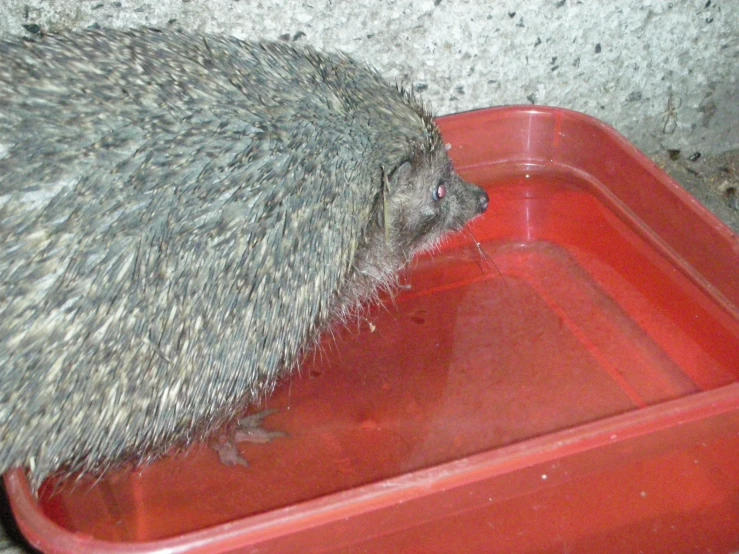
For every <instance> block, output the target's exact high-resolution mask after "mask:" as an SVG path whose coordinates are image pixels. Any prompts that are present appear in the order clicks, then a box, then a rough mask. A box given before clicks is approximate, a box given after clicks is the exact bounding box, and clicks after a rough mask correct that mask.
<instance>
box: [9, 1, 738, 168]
mask: <svg viewBox="0 0 739 554" xmlns="http://www.w3.org/2000/svg"><path fill="white" fill-rule="evenodd" d="M90 25H100V26H103V27H105V26H108V27H130V26H137V25H148V26H155V27H160V28H166V27H169V26H179V27H183V28H189V29H193V28H195V29H200V30H204V31H210V32H221V33H226V34H231V35H234V36H236V37H239V38H267V39H277V40H285V41H290V42H295V43H308V44H312V45H314V46H317V47H319V48H324V49H341V50H344V51H345V52H347V53H350V54H352V55H354V56H355V57H357V58H361V59H363V60H366V61H368V62H370V63H372V64H373V65H375V66H376V67H377V68H378V69H379V70H380V71H381V72H382V73H383V74H385V75H386V76H387V77H389V78H391V79H396V80H400V81H401V82H404V83H406V84H409V83H410V84H412V86H414V87H415V89H416V90H417V91H419V92H421V93H422V95H423V97H424V98H425V99H427V100H429V101H430V103H431V105H432V107H433V108H434V111H435V112H436V113H437V114H445V113H453V112H458V111H464V110H471V109H474V108H480V107H486V106H492V105H500V104H528V103H532V104H545V105H554V106H562V107H567V108H571V109H574V110H579V111H583V112H586V113H589V114H591V115H594V116H595V117H598V118H600V119H602V120H604V121H606V122H608V123H610V124H611V125H613V126H614V127H616V128H617V129H619V130H620V131H621V132H622V133H623V134H625V135H626V136H627V137H628V138H630V139H631V140H632V141H633V142H635V143H636V144H637V145H638V146H640V147H641V148H642V149H643V150H645V151H646V152H647V153H650V154H651V153H655V152H657V151H660V150H664V149H667V148H678V149H681V150H683V151H686V152H693V151H700V152H702V153H703V154H711V153H720V152H723V151H726V150H729V149H732V148H737V147H739V0H682V1H681V0H672V1H667V0H622V1H611V0H503V1H494V2H493V1H491V2H481V1H477V0H417V1H413V0H383V1H375V2H355V1H349V0H303V1H302V2H280V1H277V0H258V1H256V0H46V1H43V0H0V37H7V36H8V35H22V34H27V33H29V32H38V30H39V29H40V30H42V31H44V32H53V31H58V30H61V29H67V28H83V27H87V26H90Z"/></svg>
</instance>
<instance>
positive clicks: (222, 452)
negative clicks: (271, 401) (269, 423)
mask: <svg viewBox="0 0 739 554" xmlns="http://www.w3.org/2000/svg"><path fill="white" fill-rule="evenodd" d="M273 413H275V410H265V411H264V412H261V413H258V414H253V415H250V416H247V417H243V418H241V419H239V420H238V421H237V422H236V428H235V429H233V430H232V431H230V432H229V431H226V432H224V434H223V435H221V436H220V437H218V439H217V441H216V442H215V443H214V444H212V445H211V447H212V448H213V450H215V451H216V452H217V453H218V458H219V459H220V460H221V463H223V464H224V465H227V466H236V465H240V466H242V467H249V462H248V461H247V460H246V458H244V457H243V456H242V455H241V453H240V452H239V449H238V448H237V447H236V444H237V443H239V442H250V443H252V444H267V443H268V442H272V440H274V439H278V438H281V437H286V436H287V434H286V433H282V432H281V431H267V430H266V429H263V428H262V422H263V421H264V419H265V418H266V417H267V416H269V415H272V414H273Z"/></svg>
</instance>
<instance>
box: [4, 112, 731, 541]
mask: <svg viewBox="0 0 739 554" xmlns="http://www.w3.org/2000/svg"><path fill="white" fill-rule="evenodd" d="M439 124H440V126H441V128H442V131H443V133H444V137H445V139H446V141H447V142H448V143H449V144H451V145H452V148H451V151H450V153H451V155H452V158H453V159H454V161H455V165H456V166H457V168H458V170H459V171H460V173H461V174H462V175H463V176H464V177H466V178H467V179H469V180H470V181H473V182H475V183H478V184H480V185H481V186H484V187H485V188H486V190H487V192H488V194H489V195H490V208H489V209H488V211H487V213H486V214H485V215H484V217H482V218H480V219H479V220H478V221H476V222H475V223H474V224H473V225H472V227H471V230H470V232H468V233H467V232H466V233H463V234H461V235H460V236H458V237H456V238H454V239H453V240H451V241H449V242H448V243H447V244H446V245H445V246H444V248H443V249H442V250H441V251H440V252H437V253H434V254H433V255H430V256H426V257H423V258H421V259H419V260H418V261H417V263H415V264H414V266H413V268H412V270H411V271H410V272H409V274H408V276H407V282H408V285H409V287H408V289H407V290H405V291H404V292H403V293H402V294H400V296H399V297H398V298H397V300H396V301H395V303H394V304H392V303H390V304H388V307H387V308H376V309H373V310H372V311H371V312H370V314H369V317H368V320H367V321H366V322H363V323H362V324H360V325H356V326H352V327H350V328H347V329H344V330H342V331H340V332H338V333H337V335H336V336H335V337H334V338H331V339H329V340H327V341H326V342H325V345H324V348H323V349H322V350H321V352H320V353H319V354H317V355H315V356H314V357H312V358H310V359H308V360H306V363H305V364H304V365H303V369H302V371H301V374H300V375H299V376H296V377H295V378H294V379H292V380H290V381H287V382H285V383H284V384H283V385H282V386H281V387H280V388H279V389H278V391H277V393H276V394H275V395H274V396H273V397H271V398H270V399H269V400H268V401H267V402H266V403H265V406H261V407H260V409H264V408H270V409H276V410H277V412H276V413H275V414H274V415H272V416H270V417H269V418H268V419H267V420H266V424H265V426H266V427H268V428H274V429H279V430H282V431H284V432H286V433H288V434H289V436H288V437H287V438H282V439H278V440H276V441H274V442H272V443H271V444H268V445H261V446H250V445H246V446H243V447H242V449H241V451H242V454H243V455H244V456H245V457H246V458H247V459H248V460H249V461H250V463H251V467H249V468H248V469H247V468H241V467H236V468H234V467H226V466H223V465H221V464H220V462H219V461H218V458H217V455H216V454H215V453H214V452H213V451H212V450H210V449H208V448H207V447H205V446H195V447H193V448H191V449H189V450H188V451H186V452H183V453H180V454H177V455H173V456H171V457H169V458H166V459H163V460H161V461H159V462H157V463H154V464H152V465H149V466H147V467H145V468H140V469H136V470H128V471H118V472H115V473H112V474H110V475H108V476H106V477H105V478H104V479H102V480H100V481H95V480H92V479H87V478H84V479H81V480H80V481H78V482H75V483H67V484H58V483H48V484H47V485H46V486H45V487H44V488H43V489H42V492H41V495H40V500H39V501H37V500H36V499H34V498H33V497H32V495H31V494H30V493H29V489H28V485H27V482H26V480H25V478H24V475H23V474H22V473H21V472H19V471H15V472H11V473H10V474H8V475H7V476H6V484H7V488H8V493H9V496H10V499H11V502H12V506H13V510H14V512H15V514H16V517H17V520H18V523H19V524H20V527H21V529H22V530H23V532H24V533H25V534H26V536H27V537H28V538H29V540H30V541H31V542H32V543H33V544H34V545H36V546H37V547H39V548H41V549H42V550H48V551H52V552H75V553H83V552H154V551H156V552H160V551H161V552H180V551H185V550H194V551H200V552H260V553H286V552H300V553H301V554H302V553H308V552H332V553H338V552H382V553H405V552H407V553H411V552H425V553H431V552H506V553H507V552H583V553H597V552H619V553H622V552H638V551H643V552H651V553H655V552H709V551H710V552H714V553H719V552H731V551H735V550H737V549H739V383H738V382H737V381H739V309H738V306H739V240H738V239H737V237H736V236H735V235H733V234H732V233H731V232H730V231H729V230H728V229H727V228H726V227H725V226H724V225H722V224H721V223H720V222H719V221H718V220H717V219H716V218H715V217H714V216H712V215H711V214H710V213H709V212H707V211H706V210H705V209H704V208H703V207H702V206H700V205H699V204H698V203H697V202H696V201H695V200H694V199H693V198H692V197H691V196H690V195H688V194H687V193H686V192H685V191H683V190H682V189H681V188H680V187H679V186H678V185H677V184H676V183H675V182H673V181H672V180H670V179H669V178H668V177H667V176H666V175H665V174H664V173H663V172H662V171H661V170H660V169H659V168H658V167H655V165H654V164H653V163H652V162H651V161H650V160H649V159H647V158H646V157H645V156H643V155H642V154H641V153H639V152H638V151H637V150H636V149H635V148H634V147H633V146H632V145H630V144H629V143H628V142H627V141H626V140H624V139H623V138H622V137H621V136H620V135H618V134H617V133H616V132H614V131H613V130H612V129H611V128H609V127H607V126H605V125H603V124H602V123H600V122H598V121H596V120H594V119H592V118H590V117H587V116H584V115H581V114H577V113H573V112H569V111H565V110H560V109H548V108H538V107H536V108H533V107H525V108H524V107H519V108H500V109H491V110H483V111H479V112H473V113H467V114H461V115H456V116H451V117H446V118H442V119H441V120H440V121H439Z"/></svg>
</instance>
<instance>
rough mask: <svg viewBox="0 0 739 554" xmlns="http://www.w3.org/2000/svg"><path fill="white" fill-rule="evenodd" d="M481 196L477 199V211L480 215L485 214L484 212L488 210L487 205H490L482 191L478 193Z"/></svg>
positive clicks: (486, 194)
mask: <svg viewBox="0 0 739 554" xmlns="http://www.w3.org/2000/svg"><path fill="white" fill-rule="evenodd" d="M480 192H481V193H482V194H480V196H479V197H478V198H477V211H478V212H479V213H481V214H484V213H485V210H487V209H488V204H489V203H490V198H488V193H487V192H485V191H484V190H483V191H480Z"/></svg>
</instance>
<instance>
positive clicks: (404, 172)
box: [386, 160, 412, 195]
mask: <svg viewBox="0 0 739 554" xmlns="http://www.w3.org/2000/svg"><path fill="white" fill-rule="evenodd" d="M411 169H412V165H411V162H410V161H409V160H406V161H404V162H403V163H402V164H400V165H399V166H398V167H396V168H395V169H394V170H393V172H392V173H391V174H390V182H389V189H390V190H388V191H386V192H387V193H389V194H390V195H392V194H394V193H395V191H396V190H398V188H399V186H400V184H401V183H403V182H405V181H407V180H408V177H409V176H410V174H411Z"/></svg>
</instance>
